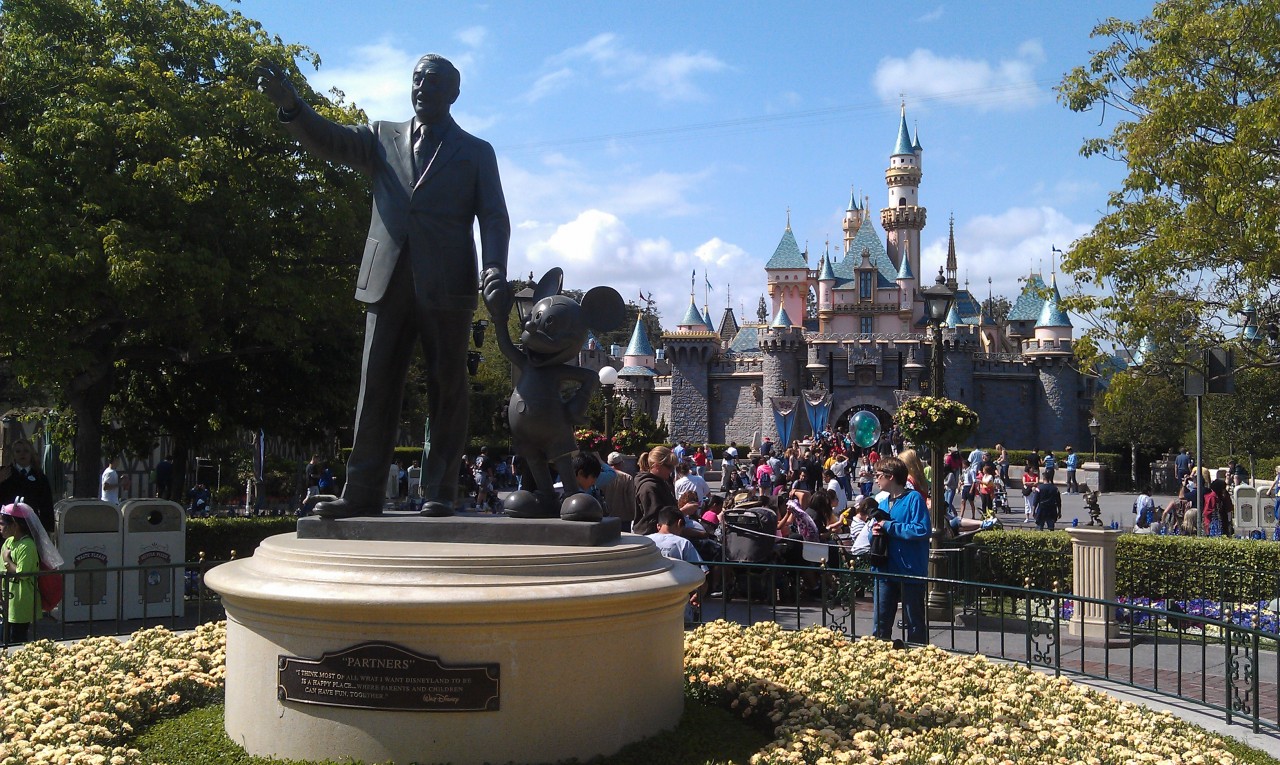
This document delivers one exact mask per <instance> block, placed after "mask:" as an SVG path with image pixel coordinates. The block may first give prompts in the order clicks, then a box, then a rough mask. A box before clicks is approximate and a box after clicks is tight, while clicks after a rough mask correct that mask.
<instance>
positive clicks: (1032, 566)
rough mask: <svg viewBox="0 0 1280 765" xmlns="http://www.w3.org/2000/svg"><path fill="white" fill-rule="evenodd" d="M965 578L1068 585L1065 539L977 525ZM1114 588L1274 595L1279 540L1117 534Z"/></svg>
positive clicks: (1225, 596) (1279, 577) (1189, 594)
mask: <svg viewBox="0 0 1280 765" xmlns="http://www.w3.org/2000/svg"><path fill="white" fill-rule="evenodd" d="M967 560H968V563H969V568H968V570H967V571H966V572H965V576H966V577H967V578H970V579H973V580H975V581H979V582H990V583H991V584H1002V585H1010V586H1014V587H1022V586H1025V582H1026V580H1027V578H1030V579H1031V583H1032V586H1033V587H1035V588H1036V589H1043V590H1048V589H1051V588H1052V587H1053V582H1054V581H1055V580H1056V581H1058V582H1059V583H1060V585H1061V586H1060V589H1062V590H1070V589H1071V537H1070V536H1069V535H1068V534H1067V532H1065V531H1055V532H1051V533H1030V532H1020V531H984V532H981V533H979V534H977V535H976V536H975V537H974V544H973V546H972V548H971V549H970V551H969V555H968V557H967ZM1116 593H1117V594H1118V595H1126V596H1129V595H1131V596H1141V597H1150V598H1178V599H1185V598H1209V599H1212V600H1223V601H1232V602H1252V601H1259V600H1271V599H1274V598H1276V597H1277V596H1280V543H1275V542H1267V541H1253V540H1247V539H1224V538H1221V537H1213V538H1210V537H1177V536H1159V535H1144V534H1122V535H1121V536H1120V538H1119V540H1117V542H1116Z"/></svg>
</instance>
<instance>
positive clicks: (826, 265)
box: [818, 253, 836, 332]
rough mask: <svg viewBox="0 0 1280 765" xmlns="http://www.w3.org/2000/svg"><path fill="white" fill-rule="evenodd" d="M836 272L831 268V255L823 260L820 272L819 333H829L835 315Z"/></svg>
mask: <svg viewBox="0 0 1280 765" xmlns="http://www.w3.org/2000/svg"><path fill="white" fill-rule="evenodd" d="M835 287H836V272H835V269H833V268H832V267H831V255H830V253H828V254H827V256H826V257H824V258H823V259H822V268H821V269H819V271H818V331H819V332H829V331H830V329H829V328H828V325H829V324H830V323H831V317H832V316H833V315H834V314H835V307H836V306H835Z"/></svg>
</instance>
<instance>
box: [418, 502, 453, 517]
mask: <svg viewBox="0 0 1280 765" xmlns="http://www.w3.org/2000/svg"><path fill="white" fill-rule="evenodd" d="M418 515H425V516H426V517H428V518H448V517H449V516H451V515H453V504H452V503H449V502H441V501H440V500H438V499H432V500H428V501H426V502H423V503H422V512H420V513H418Z"/></svg>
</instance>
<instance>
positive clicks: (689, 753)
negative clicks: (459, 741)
mask: <svg viewBox="0 0 1280 765" xmlns="http://www.w3.org/2000/svg"><path fill="white" fill-rule="evenodd" d="M222 710H223V707H222V705H221V704H217V705H214V706H208V707H202V708H200V709H196V710H193V711H190V712H187V713H186V714H183V715H181V716H179V717H175V718H171V719H168V720H164V721H162V722H160V723H159V724H157V725H155V726H153V727H151V728H150V729H149V730H148V731H146V732H145V733H144V734H142V735H141V736H139V737H138V738H137V739H136V740H135V741H134V742H133V743H132V746H134V747H136V748H137V749H138V750H139V751H140V752H142V758H143V761H144V762H148V763H155V764H156V765H159V764H160V763H165V765H215V764H216V765H281V761H280V760H273V759H268V758H265V757H252V756H250V755H248V754H245V751H244V750H243V749H241V748H240V746H239V745H238V744H236V743H235V742H233V741H231V739H229V738H227V734H226V733H225V732H224V731H223V727H222ZM771 739H772V737H771V736H769V735H767V734H765V733H764V732H762V731H760V730H758V729H756V728H753V727H751V726H750V725H748V724H747V723H745V722H743V721H742V719H741V718H739V717H737V716H735V715H733V714H731V713H730V712H728V711H726V710H723V709H718V708H715V707H710V706H705V705H703V704H700V703H698V702H696V701H686V702H685V708H684V717H683V718H681V720H680V725H679V727H677V728H676V729H675V731H674V732H672V733H664V734H660V735H658V736H655V737H653V738H651V739H647V740H645V741H640V742H637V743H635V744H631V745H630V746H627V747H625V748H624V749H623V750H622V751H620V752H618V753H617V754H615V755H614V756H612V757H608V758H605V759H599V760H593V761H592V762H593V763H594V765H746V764H747V762H748V761H749V760H750V759H751V755H753V754H755V753H756V752H757V751H759V750H760V749H762V748H763V747H764V746H765V744H767V743H769V741H770V740H771ZM290 762H292V763H296V765H302V764H301V763H297V761H290ZM350 763H351V761H350V760H324V761H323V762H318V763H307V765H350ZM370 765H373V764H372V763H371V764H370ZM421 765H428V763H427V762H423V763H422V764H421Z"/></svg>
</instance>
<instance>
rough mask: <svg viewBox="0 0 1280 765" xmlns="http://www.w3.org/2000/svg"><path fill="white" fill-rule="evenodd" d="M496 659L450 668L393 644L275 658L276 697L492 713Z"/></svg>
mask: <svg viewBox="0 0 1280 765" xmlns="http://www.w3.org/2000/svg"><path fill="white" fill-rule="evenodd" d="M498 667H499V665H497V664H476V665H471V666H465V667H450V666H446V665H444V664H441V663H440V660H439V659H437V658H436V657H434V656H424V655H422V654H420V653H414V652H413V651H410V650H409V649H407V648H404V647H402V646H398V645H394V644H392V643H378V642H369V643H361V644H359V645H355V646H352V647H350V648H345V649H343V650H341V651H335V652H333V653H326V654H324V655H323V656H321V657H320V658H319V659H304V658H301V657H298V656H284V655H281V656H280V658H279V667H278V671H277V673H276V678H277V679H276V684H277V685H276V695H277V697H278V698H279V699H280V700H281V701H298V702H302V703H304V704H324V705H326V706H331V707H354V708H357V709H384V710H390V711H399V712H496V711H497V710H498Z"/></svg>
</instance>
